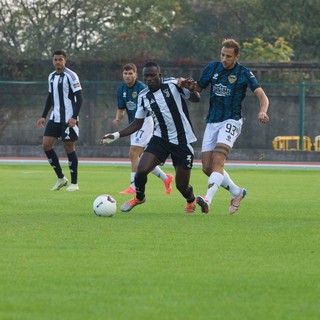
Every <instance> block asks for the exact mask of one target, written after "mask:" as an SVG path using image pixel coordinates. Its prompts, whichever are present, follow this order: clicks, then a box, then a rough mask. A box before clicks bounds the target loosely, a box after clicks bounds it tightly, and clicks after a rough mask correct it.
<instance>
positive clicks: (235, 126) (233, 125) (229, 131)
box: [201, 119, 243, 152]
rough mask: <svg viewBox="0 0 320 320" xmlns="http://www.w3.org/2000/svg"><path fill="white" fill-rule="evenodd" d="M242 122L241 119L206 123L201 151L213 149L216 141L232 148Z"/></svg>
mask: <svg viewBox="0 0 320 320" xmlns="http://www.w3.org/2000/svg"><path fill="white" fill-rule="evenodd" d="M242 124H243V121H242V119H240V120H231V119H230V120H225V121H223V122H218V123H207V126H206V129H205V131H204V134H203V140H202V148H201V152H206V151H213V150H214V148H215V147H216V145H217V143H223V144H226V145H228V146H229V147H230V148H232V147H233V144H234V143H235V142H236V140H237V138H238V137H239V135H240V133H241V128H242Z"/></svg>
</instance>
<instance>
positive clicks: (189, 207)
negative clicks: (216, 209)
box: [184, 199, 197, 215]
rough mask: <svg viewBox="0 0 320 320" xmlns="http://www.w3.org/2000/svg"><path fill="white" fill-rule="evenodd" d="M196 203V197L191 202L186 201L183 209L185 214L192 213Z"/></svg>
mask: <svg viewBox="0 0 320 320" xmlns="http://www.w3.org/2000/svg"><path fill="white" fill-rule="evenodd" d="M196 203H197V201H196V199H194V201H193V202H190V203H189V202H187V203H186V207H185V209H184V213H185V214H186V215H190V214H193V213H194V212H195V210H196Z"/></svg>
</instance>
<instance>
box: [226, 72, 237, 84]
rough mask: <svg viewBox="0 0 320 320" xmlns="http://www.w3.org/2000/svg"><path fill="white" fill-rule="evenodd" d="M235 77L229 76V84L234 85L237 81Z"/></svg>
mask: <svg viewBox="0 0 320 320" xmlns="http://www.w3.org/2000/svg"><path fill="white" fill-rule="evenodd" d="M237 79H238V78H237V76H235V75H234V74H230V76H229V77H228V81H229V82H230V83H235V82H236V81H237Z"/></svg>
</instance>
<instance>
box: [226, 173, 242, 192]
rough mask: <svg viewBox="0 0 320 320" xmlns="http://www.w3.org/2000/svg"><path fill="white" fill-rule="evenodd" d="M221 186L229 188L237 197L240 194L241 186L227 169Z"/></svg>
mask: <svg viewBox="0 0 320 320" xmlns="http://www.w3.org/2000/svg"><path fill="white" fill-rule="evenodd" d="M221 187H223V188H225V189H227V190H229V192H230V193H231V195H232V196H233V197H236V196H238V195H239V194H240V192H241V188H239V187H238V186H237V185H236V184H235V183H234V182H233V181H232V179H231V178H230V176H229V174H228V172H227V171H225V170H224V172H223V180H222V183H221Z"/></svg>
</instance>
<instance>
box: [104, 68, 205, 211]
mask: <svg viewBox="0 0 320 320" xmlns="http://www.w3.org/2000/svg"><path fill="white" fill-rule="evenodd" d="M143 79H144V82H145V83H146V85H147V88H145V89H144V90H142V91H141V92H140V93H139V96H138V110H137V112H136V114H135V119H134V121H133V122H131V123H130V124H129V126H127V127H126V128H124V129H123V130H121V131H120V132H114V133H109V134H106V135H105V136H104V137H103V138H102V140H101V143H110V142H113V141H115V140H116V139H118V138H120V137H125V136H128V135H130V134H132V133H133V132H136V131H137V130H139V129H141V127H142V126H143V123H144V119H145V118H146V117H148V116H149V115H151V116H152V117H153V120H154V132H153V136H152V137H151V139H150V141H149V143H148V145H147V147H146V149H145V151H144V153H143V154H142V156H141V158H140V161H139V164H138V168H137V172H136V175H135V179H134V182H135V186H136V196H135V197H133V198H132V199H130V200H128V201H127V202H125V203H124V204H123V205H122V206H121V211H123V212H128V211H130V210H131V209H132V208H134V207H135V206H137V205H140V204H142V203H144V202H145V201H146V197H145V186H146V183H147V177H148V174H149V173H150V172H151V171H152V170H153V168H154V167H156V166H157V165H159V164H161V163H165V161H166V159H167V158H168V156H169V155H171V159H172V162H173V166H174V168H175V172H176V176H175V180H176V187H177V189H178V190H179V192H180V193H181V194H182V196H183V197H184V198H185V199H186V201H187V203H186V207H185V213H186V214H192V213H194V211H195V207H196V198H195V196H194V193H193V188H192V186H191V185H190V184H189V181H190V173H191V168H192V165H193V158H194V152H193V148H192V146H191V144H192V143H193V142H195V141H196V140H197V139H196V137H195V135H194V132H193V129H192V125H191V122H190V119H189V112H188V108H187V104H186V101H185V99H189V100H190V101H193V102H199V101H200V95H199V93H198V92H190V91H189V90H187V89H185V88H179V87H178V86H177V79H175V78H162V76H161V73H160V67H159V65H158V64H156V63H155V62H148V63H146V64H145V66H144V67H143Z"/></svg>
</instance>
